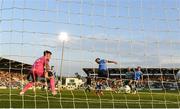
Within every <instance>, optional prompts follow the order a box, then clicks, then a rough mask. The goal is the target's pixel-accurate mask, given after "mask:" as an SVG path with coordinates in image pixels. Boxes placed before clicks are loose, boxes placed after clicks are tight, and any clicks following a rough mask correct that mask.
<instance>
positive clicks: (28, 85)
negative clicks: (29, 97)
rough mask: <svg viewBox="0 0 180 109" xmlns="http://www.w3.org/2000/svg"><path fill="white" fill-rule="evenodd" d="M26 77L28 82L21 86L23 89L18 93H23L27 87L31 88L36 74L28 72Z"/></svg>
mask: <svg viewBox="0 0 180 109" xmlns="http://www.w3.org/2000/svg"><path fill="white" fill-rule="evenodd" d="M27 79H28V80H29V81H30V82H29V83H28V84H26V85H25V87H24V88H23V90H22V91H21V92H20V95H23V94H24V93H25V92H26V91H27V90H28V89H29V88H31V87H32V86H33V85H34V82H35V79H36V76H35V75H34V73H30V74H29V75H28V77H27Z"/></svg>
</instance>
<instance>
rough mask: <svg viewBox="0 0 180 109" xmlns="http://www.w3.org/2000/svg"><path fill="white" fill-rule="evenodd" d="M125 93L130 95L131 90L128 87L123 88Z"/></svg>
mask: <svg viewBox="0 0 180 109" xmlns="http://www.w3.org/2000/svg"><path fill="white" fill-rule="evenodd" d="M124 91H125V93H131V88H130V87H129V86H128V85H125V86H124Z"/></svg>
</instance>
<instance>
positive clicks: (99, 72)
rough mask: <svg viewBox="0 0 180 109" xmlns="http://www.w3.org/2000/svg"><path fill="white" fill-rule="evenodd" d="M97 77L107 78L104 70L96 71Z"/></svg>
mask: <svg viewBox="0 0 180 109" xmlns="http://www.w3.org/2000/svg"><path fill="white" fill-rule="evenodd" d="M98 77H99V78H108V72H107V71H105V70H99V71H98Z"/></svg>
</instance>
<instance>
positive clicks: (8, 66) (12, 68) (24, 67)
mask: <svg viewBox="0 0 180 109" xmlns="http://www.w3.org/2000/svg"><path fill="white" fill-rule="evenodd" d="M31 66H32V65H30V64H26V63H22V62H19V61H15V60H10V59H7V58H3V57H0V70H3V71H8V72H18V73H21V72H22V73H28V71H29V70H30V68H31Z"/></svg>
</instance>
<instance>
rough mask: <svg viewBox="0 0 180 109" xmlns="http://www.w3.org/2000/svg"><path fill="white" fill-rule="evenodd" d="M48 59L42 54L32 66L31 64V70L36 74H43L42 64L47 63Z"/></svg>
mask: <svg viewBox="0 0 180 109" xmlns="http://www.w3.org/2000/svg"><path fill="white" fill-rule="evenodd" d="M48 63H49V60H48V59H45V57H44V56H42V57H40V58H39V59H37V60H36V61H35V62H34V64H33V66H32V72H33V73H35V74H37V75H38V76H44V66H45V64H48Z"/></svg>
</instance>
